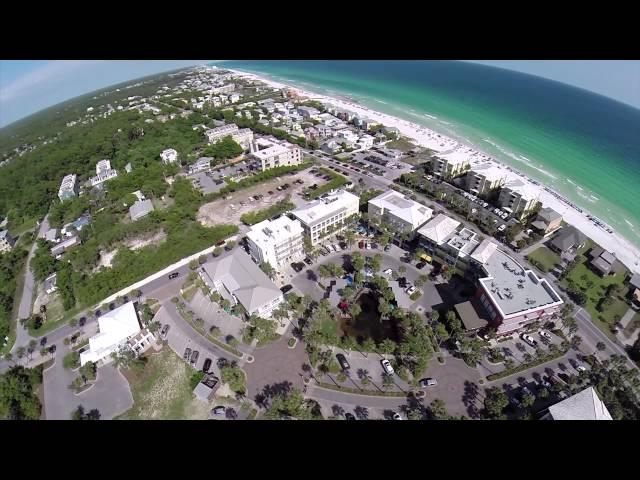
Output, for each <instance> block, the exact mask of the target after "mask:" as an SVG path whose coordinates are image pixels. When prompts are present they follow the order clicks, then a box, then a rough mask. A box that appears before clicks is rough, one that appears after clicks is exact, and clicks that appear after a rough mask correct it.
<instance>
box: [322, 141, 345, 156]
mask: <svg viewBox="0 0 640 480" xmlns="http://www.w3.org/2000/svg"><path fill="white" fill-rule="evenodd" d="M320 150H322V151H323V152H326V153H329V154H331V155H334V154H336V153H338V152H340V151H341V150H342V146H341V145H340V144H339V143H338V142H336V141H335V140H329V141H328V142H325V143H323V144H322V146H321V147H320Z"/></svg>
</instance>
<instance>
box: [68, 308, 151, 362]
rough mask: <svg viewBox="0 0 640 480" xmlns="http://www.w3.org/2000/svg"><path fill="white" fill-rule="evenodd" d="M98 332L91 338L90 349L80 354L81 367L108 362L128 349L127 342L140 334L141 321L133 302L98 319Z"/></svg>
mask: <svg viewBox="0 0 640 480" xmlns="http://www.w3.org/2000/svg"><path fill="white" fill-rule="evenodd" d="M98 330H99V333H98V334H96V335H94V336H93V337H91V338H89V348H88V349H87V350H85V351H83V352H82V353H80V365H84V364H85V363H87V362H94V363H97V362H99V361H105V362H108V361H109V360H110V357H111V354H112V353H114V352H117V351H118V350H119V349H120V348H123V347H124V348H127V346H126V344H127V341H128V340H129V339H131V338H133V337H134V336H135V335H137V334H138V333H140V330H141V327H140V321H139V320H138V313H137V312H136V309H135V307H134V304H133V302H127V303H125V304H124V305H122V306H120V307H118V308H116V309H114V310H111V311H109V312H106V313H104V314H103V315H102V316H100V317H98Z"/></svg>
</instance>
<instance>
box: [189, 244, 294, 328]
mask: <svg viewBox="0 0 640 480" xmlns="http://www.w3.org/2000/svg"><path fill="white" fill-rule="evenodd" d="M200 277H201V278H202V280H203V281H204V282H205V283H206V284H207V286H208V287H209V289H210V290H212V291H216V292H218V293H219V294H220V296H221V297H222V298H225V299H227V300H228V301H229V302H231V304H232V305H235V304H237V303H239V304H241V305H242V306H243V307H244V309H245V310H246V311H247V313H248V314H249V315H253V314H255V315H258V316H259V317H263V318H268V317H270V316H271V312H273V310H274V309H275V308H276V307H277V306H278V305H280V304H281V303H282V302H283V301H284V295H283V294H282V292H281V291H280V289H279V288H278V287H277V286H276V285H275V284H274V283H273V282H272V281H271V280H270V279H269V277H267V275H266V274H265V273H264V272H263V271H262V270H260V268H259V267H258V265H256V264H255V263H253V261H252V260H251V257H249V255H247V254H246V253H245V252H243V251H242V250H240V249H235V250H234V252H233V253H232V254H231V255H228V256H226V257H224V258H220V259H218V260H214V261H212V262H207V263H205V264H204V265H203V266H202V268H201V269H200Z"/></svg>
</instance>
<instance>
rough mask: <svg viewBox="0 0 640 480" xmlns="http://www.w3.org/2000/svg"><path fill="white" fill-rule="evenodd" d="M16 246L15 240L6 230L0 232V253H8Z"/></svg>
mask: <svg viewBox="0 0 640 480" xmlns="http://www.w3.org/2000/svg"><path fill="white" fill-rule="evenodd" d="M15 244H16V240H15V238H13V237H12V236H11V235H10V234H9V231H8V230H2V231H0V253H4V252H8V251H9V250H11V249H12V248H13V246H14V245H15Z"/></svg>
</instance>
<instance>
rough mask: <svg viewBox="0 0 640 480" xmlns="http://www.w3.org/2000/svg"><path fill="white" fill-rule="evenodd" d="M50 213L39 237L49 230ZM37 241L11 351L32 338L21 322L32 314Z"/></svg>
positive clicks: (26, 272) (30, 252)
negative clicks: (34, 260)
mask: <svg viewBox="0 0 640 480" xmlns="http://www.w3.org/2000/svg"><path fill="white" fill-rule="evenodd" d="M48 217H49V215H47V216H46V217H44V219H43V220H42V223H41V224H40V229H39V230H38V238H41V237H44V234H45V233H46V232H47V231H48V230H49V219H48ZM37 246H38V245H37V242H33V245H32V246H31V250H29V255H28V256H27V264H26V266H25V277H24V288H23V289H22V297H21V299H20V307H19V308H18V320H17V321H16V341H15V342H14V344H13V347H12V348H11V353H14V352H15V350H16V349H17V348H18V347H19V346H20V345H26V344H27V343H29V340H30V339H31V337H30V335H29V332H27V330H26V329H25V328H24V327H23V326H22V324H21V323H20V320H19V319H21V318H29V317H30V316H31V309H32V306H33V287H34V278H33V272H31V259H32V258H33V256H34V255H35V252H36V248H37Z"/></svg>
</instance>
